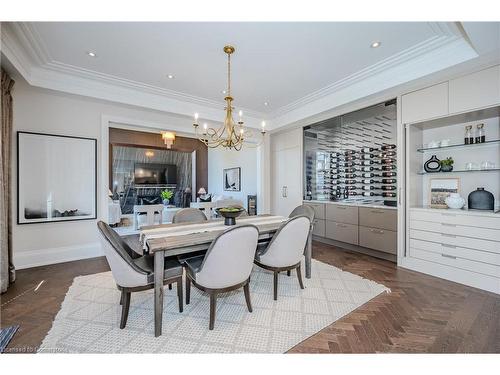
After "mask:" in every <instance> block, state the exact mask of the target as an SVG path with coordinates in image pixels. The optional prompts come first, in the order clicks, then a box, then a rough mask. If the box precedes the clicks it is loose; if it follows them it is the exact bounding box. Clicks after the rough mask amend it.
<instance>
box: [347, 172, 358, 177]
mask: <svg viewBox="0 0 500 375" xmlns="http://www.w3.org/2000/svg"><path fill="white" fill-rule="evenodd" d="M356 177H358V175H357V174H356V173H346V174H345V178H356Z"/></svg>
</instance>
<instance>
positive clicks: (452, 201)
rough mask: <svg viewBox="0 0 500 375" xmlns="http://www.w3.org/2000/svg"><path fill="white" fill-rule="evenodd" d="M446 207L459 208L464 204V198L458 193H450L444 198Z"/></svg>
mask: <svg viewBox="0 0 500 375" xmlns="http://www.w3.org/2000/svg"><path fill="white" fill-rule="evenodd" d="M444 201H445V203H446V205H447V206H448V208H453V209H460V208H462V207H463V206H464V205H465V199H464V198H462V197H461V196H460V194H458V193H451V194H450V196H449V197H447V198H446V199H445V200H444Z"/></svg>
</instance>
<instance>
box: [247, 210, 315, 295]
mask: <svg viewBox="0 0 500 375" xmlns="http://www.w3.org/2000/svg"><path fill="white" fill-rule="evenodd" d="M310 227H311V221H310V220H309V217H307V216H306V215H299V216H295V217H293V218H291V219H289V220H288V221H286V222H285V223H284V224H282V225H281V227H280V228H279V229H278V231H277V232H276V234H275V235H274V236H273V238H272V240H271V242H270V243H269V245H268V246H267V247H266V248H265V249H259V248H258V249H257V252H256V254H255V260H254V263H255V264H256V265H257V266H259V267H261V268H264V269H266V270H269V271H272V272H273V274H274V275H273V276H274V300H275V301H276V300H277V299H278V275H279V273H280V272H283V271H287V272H288V271H291V270H294V269H295V270H297V278H298V280H299V285H300V288H301V289H304V284H303V283H302V273H301V270H300V268H301V267H300V263H301V260H302V257H303V255H304V248H305V246H306V243H307V237H308V235H309V229H310Z"/></svg>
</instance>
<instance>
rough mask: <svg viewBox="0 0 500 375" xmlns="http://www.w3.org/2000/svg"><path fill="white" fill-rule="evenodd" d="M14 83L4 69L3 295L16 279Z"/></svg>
mask: <svg viewBox="0 0 500 375" xmlns="http://www.w3.org/2000/svg"><path fill="white" fill-rule="evenodd" d="M13 87H14V81H13V80H12V79H11V78H10V77H9V75H8V74H7V73H6V72H5V71H4V70H3V69H2V92H1V102H2V113H1V119H0V120H1V122H2V131H1V132H0V245H1V246H0V267H1V268H0V277H1V289H0V292H1V293H3V292H5V291H6V290H7V288H8V287H9V284H10V283H13V282H14V280H15V278H16V271H15V268H14V264H13V262H12V221H11V215H12V207H11V206H12V205H11V189H10V183H11V167H10V166H11V161H12V159H11V156H12V153H11V149H12V95H11V91H12V88H13Z"/></svg>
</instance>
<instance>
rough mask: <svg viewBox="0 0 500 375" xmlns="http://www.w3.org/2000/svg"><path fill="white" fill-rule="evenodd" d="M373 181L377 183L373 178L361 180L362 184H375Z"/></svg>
mask: <svg viewBox="0 0 500 375" xmlns="http://www.w3.org/2000/svg"><path fill="white" fill-rule="evenodd" d="M375 183H377V181H375V180H371V179H366V180H363V184H375Z"/></svg>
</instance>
